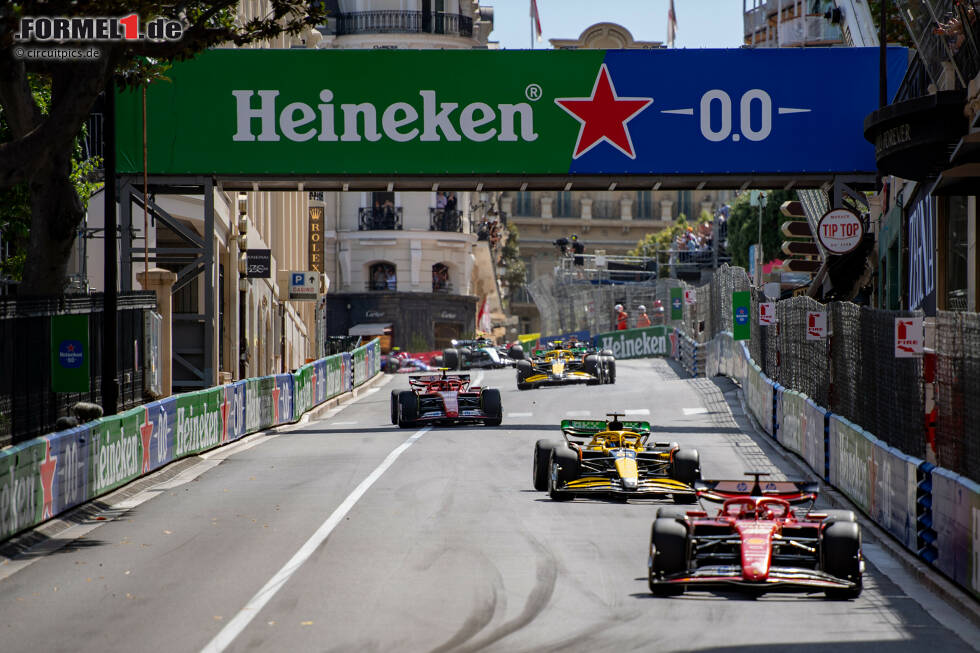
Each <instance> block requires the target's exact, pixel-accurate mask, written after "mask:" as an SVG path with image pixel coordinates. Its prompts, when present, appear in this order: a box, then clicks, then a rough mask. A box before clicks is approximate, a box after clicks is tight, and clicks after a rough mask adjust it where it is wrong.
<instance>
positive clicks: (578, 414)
mask: <svg viewBox="0 0 980 653" xmlns="http://www.w3.org/2000/svg"><path fill="white" fill-rule="evenodd" d="M565 414H566V415H568V416H569V417H588V416H589V415H591V414H592V411H591V410H570V411H568V412H566V413H565Z"/></svg>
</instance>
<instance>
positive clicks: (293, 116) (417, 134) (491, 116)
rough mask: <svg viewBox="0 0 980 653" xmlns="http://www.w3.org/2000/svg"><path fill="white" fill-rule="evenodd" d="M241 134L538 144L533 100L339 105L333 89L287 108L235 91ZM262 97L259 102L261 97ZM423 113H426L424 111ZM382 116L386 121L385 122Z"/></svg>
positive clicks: (268, 95) (274, 94)
mask: <svg viewBox="0 0 980 653" xmlns="http://www.w3.org/2000/svg"><path fill="white" fill-rule="evenodd" d="M231 94H232V95H233V96H235V112H236V116H237V123H236V124H237V130H236V131H235V135H234V136H232V140H233V141H279V140H282V139H284V138H285V139H286V140H290V141H294V142H300V143H302V142H305V141H309V140H312V139H314V138H315V139H316V140H317V141H319V142H336V141H344V142H351V141H362V140H365V141H371V142H375V141H380V140H381V139H382V138H383V137H386V138H387V139H388V140H391V141H395V142H396V143H406V142H408V141H414V140H418V141H421V142H423V143H425V142H438V141H442V140H446V141H462V140H463V139H464V138H465V139H466V140H468V141H473V142H475V143H482V142H484V141H489V140H497V141H502V142H508V141H509V142H516V141H518V140H521V141H526V142H530V141H534V140H536V139H537V138H538V135H537V134H536V133H534V110H533V109H532V108H531V105H530V104H528V103H527V102H518V103H516V104H512V103H500V104H497V105H495V106H491V105H489V104H487V103H486V102H471V103H469V104H467V105H465V106H463V108H462V109H460V103H459V102H439V100H438V97H437V95H436V91H419V96H420V97H421V98H422V102H421V107H419V106H418V99H416V98H412V99H413V101H414V102H415V104H410V103H408V102H393V103H391V104H389V105H388V106H386V107H378V106H376V105H375V104H374V103H373V102H344V103H341V104H340V105H339V106H337V105H334V103H333V101H334V94H333V91H331V90H330V89H323V90H321V91H320V92H319V94H318V97H319V100H320V101H319V102H314V103H311V104H308V103H306V102H290V103H289V104H286V105H285V106H281V105H280V103H279V102H278V100H277V98H278V97H279V91H278V90H261V91H252V90H233V91H232V92H231ZM256 95H257V96H258V98H255V96H256ZM420 109H421V112H420ZM379 118H380V121H379Z"/></svg>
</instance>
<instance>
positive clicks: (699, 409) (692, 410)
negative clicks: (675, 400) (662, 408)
mask: <svg viewBox="0 0 980 653" xmlns="http://www.w3.org/2000/svg"><path fill="white" fill-rule="evenodd" d="M706 412H708V409H707V408H702V407H700V406H699V407H697V408H685V409H684V414H685V415H704V414H705V413H706Z"/></svg>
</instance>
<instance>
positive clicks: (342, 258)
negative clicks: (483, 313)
mask: <svg viewBox="0 0 980 653" xmlns="http://www.w3.org/2000/svg"><path fill="white" fill-rule="evenodd" d="M328 4H330V5H332V6H331V7H330V8H331V13H330V15H331V17H330V19H329V20H328V23H327V24H326V25H324V26H322V27H321V28H320V29H319V31H320V33H321V34H322V38H321V39H320V40H319V42H318V45H317V47H319V48H333V49H406V48H410V49H435V48H438V49H473V48H487V47H489V45H490V44H489V42H488V36H489V34H490V31H491V30H492V29H493V13H492V9H489V8H484V7H480V4H479V2H477V1H475V0H473V1H471V0H414V1H413V0H409V1H404V0H339V1H336V0H335V1H334V2H332V3H328ZM313 196H314V197H315V200H313V205H312V206H313V209H314V210H317V209H319V210H322V213H323V221H324V230H323V248H324V249H323V258H324V260H323V265H324V269H325V271H326V274H327V275H328V276H329V277H330V279H331V281H332V283H331V290H330V293H329V294H328V296H327V306H326V315H327V331H328V333H329V334H332V335H343V334H348V333H354V334H363V335H369V334H371V333H381V332H384V331H387V332H389V333H390V335H391V344H392V345H393V346H397V347H401V348H403V349H412V350H415V351H424V350H432V349H437V348H441V347H444V346H448V345H449V341H450V340H451V339H453V338H463V337H472V336H473V335H474V334H475V333H476V330H477V324H476V320H477V315H478V312H479V310H480V308H481V307H483V306H484V304H486V310H488V311H490V312H491V313H492V314H495V315H497V316H499V318H503V314H502V308H501V303H500V295H499V292H498V290H497V282H496V278H495V274H494V270H493V263H492V254H491V252H490V249H489V248H490V245H489V242H488V241H487V240H480V238H479V237H478V232H479V231H480V227H481V224H483V223H484V222H485V221H486V219H487V217H488V216H487V214H488V211H489V210H490V207H492V206H494V205H495V203H496V198H495V196H494V195H493V194H489V195H488V194H487V193H479V192H472V191H459V192H457V191H453V190H452V189H440V188H439V184H433V186H432V190H431V191H430V192H427V193H419V192H392V190H391V189H390V188H386V187H384V186H381V187H379V188H378V189H377V190H376V191H372V192H360V193H353V192H346V193H345V192H340V193H337V192H323V193H315V194H313Z"/></svg>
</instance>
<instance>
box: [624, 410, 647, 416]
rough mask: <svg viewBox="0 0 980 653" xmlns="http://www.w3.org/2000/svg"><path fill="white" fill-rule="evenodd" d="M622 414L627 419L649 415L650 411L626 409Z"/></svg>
mask: <svg viewBox="0 0 980 653" xmlns="http://www.w3.org/2000/svg"><path fill="white" fill-rule="evenodd" d="M623 412H624V413H626V416H627V417H629V416H630V415H649V414H650V409H649V408H627V409H626V410H625V411H623Z"/></svg>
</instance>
